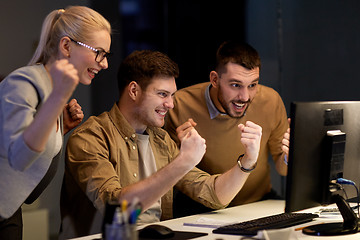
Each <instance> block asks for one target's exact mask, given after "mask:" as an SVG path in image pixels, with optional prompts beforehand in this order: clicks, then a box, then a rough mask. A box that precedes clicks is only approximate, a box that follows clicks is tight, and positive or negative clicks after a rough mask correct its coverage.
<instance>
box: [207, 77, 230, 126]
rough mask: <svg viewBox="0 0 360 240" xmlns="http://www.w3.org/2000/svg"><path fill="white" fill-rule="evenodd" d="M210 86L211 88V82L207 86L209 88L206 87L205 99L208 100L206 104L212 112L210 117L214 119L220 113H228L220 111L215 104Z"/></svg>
mask: <svg viewBox="0 0 360 240" xmlns="http://www.w3.org/2000/svg"><path fill="white" fill-rule="evenodd" d="M210 88H211V84H209V86H207V88H206V89H205V101H206V105H207V108H208V110H209V113H210V119H214V118H216V117H217V116H218V115H220V114H221V115H226V114H224V113H222V112H220V111H219V110H218V109H217V108H216V107H215V104H214V103H213V101H212V100H211V97H210Z"/></svg>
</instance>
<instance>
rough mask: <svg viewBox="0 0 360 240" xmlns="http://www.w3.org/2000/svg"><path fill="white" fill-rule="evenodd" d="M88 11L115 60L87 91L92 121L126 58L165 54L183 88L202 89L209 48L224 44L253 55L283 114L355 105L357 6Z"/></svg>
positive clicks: (195, 4)
mask: <svg viewBox="0 0 360 240" xmlns="http://www.w3.org/2000/svg"><path fill="white" fill-rule="evenodd" d="M91 6H92V7H93V8H94V9H96V10H98V11H99V12H101V13H102V14H103V15H104V16H106V17H107V18H108V19H109V20H110V21H111V23H112V24H113V27H114V29H115V32H114V34H113V43H112V44H113V45H112V48H113V49H112V51H113V52H115V53H116V56H115V57H114V58H113V59H111V63H110V66H111V69H110V70H109V71H106V72H104V73H103V75H102V76H99V78H100V79H101V80H97V81H95V82H94V84H93V86H92V89H93V90H94V91H93V92H92V94H93V113H94V114H98V113H100V112H102V111H104V110H105V109H109V108H110V106H111V105H112V103H113V102H114V100H116V98H117V92H116V88H114V84H116V83H114V82H113V80H114V76H115V75H114V74H115V72H116V70H117V66H118V65H119V63H120V61H121V59H123V58H124V56H126V55H128V54H129V53H131V52H132V51H133V50H136V49H155V50H160V51H163V52H165V53H167V54H168V55H169V56H170V57H171V58H172V59H173V60H175V61H176V62H177V63H178V64H179V67H180V77H179V79H178V80H177V85H178V88H182V87H185V86H188V85H191V84H193V83H198V82H203V81H208V74H209V71H210V70H211V68H212V66H213V62H214V56H215V51H216V48H217V47H218V46H219V44H220V43H221V42H222V41H224V40H227V39H231V38H238V39H242V40H244V41H247V42H249V43H250V44H251V45H253V46H254V47H255V48H256V49H257V50H258V51H259V53H260V56H261V58H262V64H263V67H262V70H261V83H263V84H265V85H268V86H271V87H273V88H275V89H276V90H277V91H278V92H279V93H280V94H281V96H282V97H283V99H284V102H285V105H286V107H287V108H289V105H290V102H291V101H310V100H314V101H316V100H359V99H360V96H359V94H358V89H359V85H360V83H358V82H359V79H360V73H359V71H358V68H359V67H358V65H359V60H358V59H359V57H358V56H359V53H360V14H359V12H360V11H359V10H360V2H359V1H357V0H345V1H344V0H328V1H296V0H287V1H283V0H272V1H229V0H223V1H192V0H153V1H148V0H108V1H97V0H93V1H91ZM102 79H105V80H102ZM109 96H110V97H109Z"/></svg>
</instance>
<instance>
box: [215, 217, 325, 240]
mask: <svg viewBox="0 0 360 240" xmlns="http://www.w3.org/2000/svg"><path fill="white" fill-rule="evenodd" d="M317 217H319V215H317V214H312V213H280V214H276V215H271V216H267V217H262V218H257V219H254V220H250V221H245V222H240V223H235V224H230V225H225V226H221V227H219V228H216V229H214V230H213V233H221V234H233V235H256V234H257V232H258V231H261V230H264V229H279V228H286V227H291V226H294V225H298V224H301V223H305V222H310V221H311V220H313V219H314V218H317Z"/></svg>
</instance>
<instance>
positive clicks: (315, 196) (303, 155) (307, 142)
mask: <svg viewBox="0 0 360 240" xmlns="http://www.w3.org/2000/svg"><path fill="white" fill-rule="evenodd" d="M290 118H291V124H290V129H291V131H290V148H289V165H288V175H287V178H286V205H285V212H294V211H298V210H302V209H306V208H311V207H315V206H319V205H326V204H329V203H333V200H332V196H333V194H332V193H331V192H330V191H329V187H330V186H331V184H330V182H331V180H336V179H337V178H338V177H343V178H346V179H349V180H352V181H354V182H355V183H356V184H357V185H358V184H359V178H360V177H359V176H360V174H359V173H360V101H328V102H325V101H322V102H293V103H291V108H290ZM345 190H346V191H347V193H348V196H350V197H355V196H356V191H355V189H354V190H352V189H351V188H346V189H345Z"/></svg>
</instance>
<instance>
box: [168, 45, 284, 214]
mask: <svg viewBox="0 0 360 240" xmlns="http://www.w3.org/2000/svg"><path fill="white" fill-rule="evenodd" d="M216 60H217V63H216V69H215V70H214V71H211V72H210V82H205V83H200V84H196V85H193V86H190V87H187V88H184V89H181V90H179V91H177V92H176V94H175V96H174V109H172V110H170V111H169V114H168V117H167V118H166V122H165V129H166V130H167V131H168V132H169V134H170V136H171V137H172V138H173V139H174V140H175V141H176V142H177V143H178V145H179V146H180V145H181V144H180V140H181V138H182V137H183V136H184V135H185V134H186V133H187V131H188V130H189V129H191V128H195V129H196V130H197V131H198V133H199V134H200V135H201V136H202V137H203V138H204V139H205V140H206V145H207V150H206V153H205V155H204V157H203V159H202V160H201V162H200V163H199V164H198V165H197V167H198V168H200V169H201V170H203V171H205V172H207V173H209V174H221V173H224V172H226V171H227V170H228V169H230V168H231V167H232V166H233V164H234V162H236V161H237V159H238V157H239V155H241V154H242V153H244V151H245V149H244V146H243V145H242V144H241V143H240V137H241V134H240V133H239V131H237V126H238V125H239V124H244V123H245V122H247V121H251V122H253V123H255V124H257V125H260V126H261V127H262V132H263V135H262V138H261V147H260V153H259V158H258V161H257V166H256V169H254V171H252V172H251V174H250V176H249V178H248V180H247V181H246V183H245V185H244V186H243V188H242V189H241V191H240V192H239V193H238V194H237V196H236V197H235V198H234V199H233V201H232V202H231V203H230V206H234V205H240V204H244V203H249V202H254V201H258V200H261V199H265V198H269V197H270V198H271V197H273V196H272V195H273V190H272V186H271V179H270V165H269V163H268V156H269V153H271V155H272V158H273V160H274V161H275V166H276V170H277V171H278V173H279V174H281V175H286V173H287V164H286V163H287V162H286V161H285V152H287V151H288V148H287V146H288V137H289V135H288V134H285V133H286V132H287V130H288V128H289V125H288V122H287V115H286V110H285V107H284V104H283V101H282V100H281V97H280V96H279V94H278V93H277V92H275V91H274V90H273V89H271V88H269V87H265V86H263V85H260V84H259V75H260V66H261V62H260V57H259V54H258V53H257V51H256V50H255V49H254V48H253V47H251V46H250V45H248V44H245V43H242V42H237V41H227V42H224V43H223V44H222V45H221V46H220V47H219V49H218V51H217V54H216ZM184 122H185V123H184ZM179 139H180V140H179ZM282 141H284V143H286V145H283V144H282ZM283 150H284V151H285V152H283ZM275 197H276V196H275ZM174 201H175V202H174V203H175V207H174V209H175V210H176V209H187V210H188V211H187V212H185V211H182V212H176V216H182V215H187V214H193V213H198V212H201V211H207V210H209V209H204V208H202V206H199V205H197V204H195V203H194V202H192V201H189V200H188V199H187V198H186V197H184V196H183V195H181V194H176V198H175V199H174Z"/></svg>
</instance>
